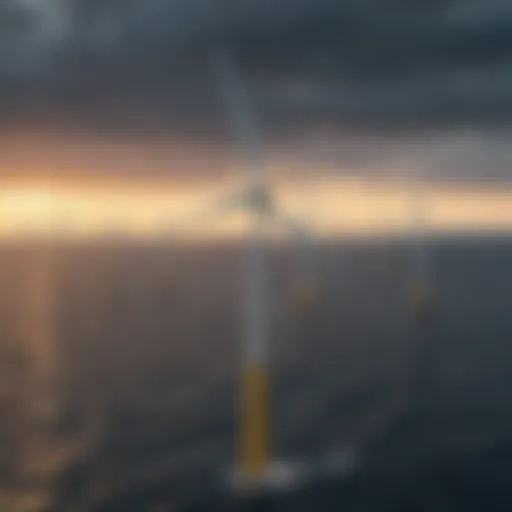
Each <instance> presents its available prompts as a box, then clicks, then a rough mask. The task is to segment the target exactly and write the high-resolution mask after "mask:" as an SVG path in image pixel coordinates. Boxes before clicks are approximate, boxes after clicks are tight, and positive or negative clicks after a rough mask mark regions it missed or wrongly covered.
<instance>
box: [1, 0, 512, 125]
mask: <svg viewBox="0 0 512 512" xmlns="http://www.w3.org/2000/svg"><path fill="white" fill-rule="evenodd" d="M34 5H39V7H38V8H35V7H34ZM0 24H2V27H3V28H4V30H2V31H1V36H0V37H1V53H0V76H2V78H3V81H2V83H3V85H4V86H5V84H6V83H9V82H10V81H11V82H12V81H13V80H14V81H16V80H18V82H17V83H18V84H19V83H21V84H22V85H24V87H25V89H28V91H29V92H27V93H26V96H25V97H24V98H25V99H26V98H27V97H29V98H31V97H34V98H36V100H37V101H42V100H41V98H43V99H44V98H46V100H47V101H49V100H48V98H51V101H53V102H55V103H56V104H66V105H68V106H69V105H72V106H73V108H76V109H78V110H74V112H77V111H80V108H83V110H85V111H87V112H88V113H90V112H91V108H92V106H94V105H101V109H107V108H108V109H110V110H111V111H112V112H114V111H115V112H118V114H119V115H120V113H121V112H122V113H123V115H127V113H126V110H127V109H128V110H132V111H133V112H137V115H140V116H143V115H147V116H148V117H151V116H156V117H158V116H160V117H161V118H162V119H163V118H165V119H171V118H172V119H174V120H176V121H177V122H178V121H179V122H183V120H184V119H188V118H194V116H195V117H196V118H197V120H201V118H202V117H207V116H208V115H210V110H209V107H208V105H210V104H211V103H212V102H213V101H214V99H213V96H212V94H214V91H212V88H213V87H212V80H211V75H210V74H209V70H208V68H207V67H206V62H205V60H204V59H203V57H204V56H205V54H207V52H208V50H209V49H210V48H211V47H212V45H214V44H215V43H217V42H219V41H224V42H226V41H227V42H229V44H230V45H231V46H232V47H233V48H234V49H235V50H236V52H237V55H238V56H239V59H240V62H241V64H242V67H243V69H244V71H245V72H246V73H247V76H248V77H249V78H250V81H251V83H252V85H253V91H254V94H255V95H256V99H257V101H258V104H259V105H261V106H262V107H263V108H264V109H266V110H265V115H267V116H268V115H270V114H272V113H274V114H275V117H276V118H277V117H281V118H282V119H285V118H287V117H294V116H297V115H299V116H300V115H303V116H305V117H311V116H313V117H315V116H323V117H324V118H325V117H326V118H329V117H331V118H333V119H334V120H343V121H344V122H345V123H348V124H354V125H358V124H362V125H363V126H369V127H371V126H381V125H382V126H387V125H389V126H391V125H394V124H397V123H398V124H401V123H406V124H407V123H413V124H417V125H420V126H421V125H427V124H429V123H434V124H436V123H441V124H445V123H455V122H464V123H470V122H476V123H479V122H508V121H509V120H510V119H511V118H512V111H511V109H510V108H509V107H508V105H509V104H512V101H510V100H512V88H511V87H510V85H511V73H512V59H511V57H512V4H511V3H510V2H508V1H505V0H459V1H456V0H453V1H449V0H436V1H434V0H423V1H420V0H402V1H399V0H237V1H234V0H139V1H135V0H123V1H119V0H102V1H93V0H74V1H71V0H69V1H68V2H62V1H59V0H40V1H39V2H35V1H30V0H24V1H23V2H22V1H20V0H18V1H15V0H11V1H10V2H4V3H3V4H2V7H1V11H0ZM6 27H7V28H8V30H7V28H6ZM84 115H85V114H84ZM112 115H113V114H112Z"/></svg>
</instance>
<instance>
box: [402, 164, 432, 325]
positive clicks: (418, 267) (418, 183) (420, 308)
mask: <svg viewBox="0 0 512 512" xmlns="http://www.w3.org/2000/svg"><path fill="white" fill-rule="evenodd" d="M406 173H407V174H406V187H407V189H408V196H409V203H410V208H409V212H410V226H409V227H410V230H409V236H408V241H409V243H410V259H409V262H408V263H409V266H408V268H407V271H408V274H407V275H406V279H407V283H406V286H407V299H408V301H409V305H410V307H411V310H412V313H413V314H414V315H415V317H417V318H418V319H420V320H424V319H426V318H428V316H429V315H430V314H431V313H432V309H433V307H434V300H435V296H434V288H433V276H432V268H431V264H432V262H431V258H430V257H429V256H430V255H429V251H428V247H427V232H426V230H427V224H426V183H425V179H424V175H423V173H421V172H420V169H419V168H418V167H416V166H414V165H410V166H408V168H407V171H406Z"/></svg>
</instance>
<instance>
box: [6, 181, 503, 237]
mask: <svg viewBox="0 0 512 512" xmlns="http://www.w3.org/2000/svg"><path fill="white" fill-rule="evenodd" d="M222 189H223V187H222V184H220V185H219V184H218V183H215V184H212V183H206V182H205V183H204V184H203V185H202V186H199V185H196V186H176V185H172V186H171V185H166V186H161V185H159V186H154V187H149V186H148V187H145V188H141V189H139V190H138V189H136V188H134V187H125V188H123V187H122V186H119V187H118V188H117V189H116V188H110V189H108V188H106V189H102V188H101V187H97V188H86V189H80V188H78V187H67V188H66V187H59V188H57V187H53V188H52V187H50V186H28V185H24V186H14V185H11V186H8V187H6V188H4V189H2V190H0V235H2V236H7V237H18V236H27V235H36V234H37V235H41V234H48V233H57V234H58V235H59V236H63V237H67V238H81V237H97V236H105V235H108V234H109V233H110V234H113V233H115V234H116V235H117V236H121V237H126V238H140V237H146V238H147V237H149V238H162V237H165V236H166V235H171V234H172V236H178V237H185V238H192V239H208V238H216V237H221V238H223V237H235V238H236V237H240V236H241V235H243V232H244V229H245V227H246V226H247V223H246V221H247V217H246V216H244V215H229V216H226V217H223V218H222V219H219V222H216V221H214V219H211V218H208V219H205V222H204V223H203V224H201V225H199V224H198V225H196V226H189V227H183V229H179V230H174V228H173V226H175V227H177V225H176V223H177V222H178V220H179V219H180V218H181V217H182V216H186V215H187V214H189V213H191V212H193V211H194V210H196V209H198V208H200V207H201V206H202V205H204V204H206V202H207V201H208V200H209V199H210V198H212V197H214V196H215V195H216V194H217V192H218V191H219V190H222ZM275 190H276V198H277V200H278V201H280V203H281V204H282V205H283V207H284V209H285V210H287V211H289V212H291V213H294V214H296V215H298V216H302V217H304V218H305V220H306V222H308V223H309V224H310V225H311V227H312V229H314V231H315V232H316V233H317V234H318V235H320V236H325V237H331V236H344V235H350V236H374V235H379V234H385V233H402V232H404V230H407V229H408V227H409V226H410V211H411V197H410V191H409V190H408V189H407V188H406V187H405V185H404V184H400V183H385V184H384V183H376V182H372V181H369V180H364V179H353V178H352V179H348V178H332V177H325V176H324V177H319V178H318V179H316V180H314V181H313V180H310V181H309V182H308V184H307V186H305V185H304V183H301V182H299V181H295V182H289V181H284V180H282V181H280V182H277V183H276V187H275ZM425 201H426V212H425V213H426V216H425V223H426V226H427V227H428V228H429V230H430V231H434V232H438V231H439V232H443V231H454V230H455V231H465V232H466V231H471V230H494V229H498V230H503V231H510V232H512V191H510V192H509V191H507V190H503V189H495V190H489V189H486V190H483V189H482V190H477V189H474V188H473V189H471V190H470V189H467V188H463V187H462V186H461V187H458V188H455V187H451V188H450V189H448V188H447V187H446V186H444V185H442V184H430V185H429V186H428V188H427V190H426V192H425ZM171 230H173V232H172V233H171V232H170V231H171Z"/></svg>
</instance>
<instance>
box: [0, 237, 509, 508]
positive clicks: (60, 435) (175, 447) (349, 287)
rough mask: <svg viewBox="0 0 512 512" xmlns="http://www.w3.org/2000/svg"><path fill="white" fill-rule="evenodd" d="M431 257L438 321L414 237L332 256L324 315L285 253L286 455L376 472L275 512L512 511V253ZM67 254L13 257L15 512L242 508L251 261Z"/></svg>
mask: <svg viewBox="0 0 512 512" xmlns="http://www.w3.org/2000/svg"><path fill="white" fill-rule="evenodd" d="M428 247H429V254H430V255H431V261H432V263H433V267H432V276H433V283H434V284H435V292H436V293H435V299H436V300H435V309H434V310H433V314H432V315H431V316H430V317H428V318H424V319H418V318H416V317H414V315H413V314H412V312H411V309H410V304H409V303H408V301H407V296H406V284H407V282H406V272H405V271H404V269H405V268H406V266H407V263H408V253H407V250H406V249H404V247H403V246H401V245H400V244H398V243H392V242H389V243H387V242H386V243H385V242H382V241H378V242H357V243H356V242H336V243H330V244H327V243H326V244H324V245H323V246H321V247H319V248H318V250H317V252H316V260H315V263H316V269H317V273H318V278H319V283H320V284H321V290H322V295H321V301H320V302H319V304H318V308H317V310H316V311H314V312H311V313H310V314H305V313H304V312H301V311H298V310H297V309H296V308H295V307H294V302H293V285H294V283H295V282H296V281H297V277H298V271H297V268H296V265H295V260H294V258H293V254H292V253H291V252H290V251H289V250H288V249H287V248H274V249H272V258H271V262H272V265H271V272H272V292H273V293H272V296H271V304H270V308H271V311H272V340H271V352H270V356H271V365H270V371H271V379H272V391H271V399H272V403H271V418H272V444H273V451H274V454H275V457H276V458H278V459H293V460H296V461H302V462H308V461H314V460H316V459H317V458H318V457H319V456H321V455H322V454H327V455H328V454H332V453H335V452H340V451H341V452H343V450H345V449H347V448H348V449H350V450H352V451H353V452H354V453H356V454H357V456H358V462H359V464H358V466H357V468H356V470H354V471H350V472H347V473H346V474H332V475H330V476H329V478H319V479H317V480H314V481H312V482H310V483H308V484H307V485H305V486H301V487H297V488H294V489H289V490H286V491H283V492H281V493H278V494H277V495H274V496H272V497H270V498H269V500H267V501H266V502H265V503H264V504H263V505H261V506H262V507H263V510H294V511H295V510H297V511H301V510H304V511H308V510H315V511H320V510H351V511H359V510H365V511H366V510H368V511H373V510H379V511H382V510H389V511H406V510H407V511H409V510H410V511H420V510H436V511H444V510H455V511H459V510H460V511H472V510H475V511H476V510H507V511H508V510H512V494H511V493H510V492H509V488H510V484H512V470H511V464H512V371H511V365H512V315H511V314H510V305H511V304H512V239H507V238H504V237H502V238H498V237H486V238H477V237H474V238H464V239H461V238H459V239H436V240H431V241H430V243H429V246H428ZM48 254H49V251H48V248H44V247H41V246H36V245H32V246H28V245H25V246H21V245H14V244H10V245H5V246H4V247H3V248H2V252H1V266H0V278H1V279H2V284H3V286H2V288H3V290H4V291H5V292H6V293H4V295H3V297H2V299H1V301H0V305H1V306H2V309H1V316H0V319H1V323H0V335H1V340H2V343H1V350H2V358H1V359H0V364H1V365H2V372H1V373H0V375H1V378H2V385H1V386H0V391H1V397H0V410H1V413H0V414H1V422H0V439H1V441H0V448H1V450H0V504H2V507H0V508H1V510H6V511H8V512H10V511H11V510H12V511H17V510H20V511H23V512H29V511H30V510H41V511H42V510H51V511H63V512H67V511H89V510H90V511H96V510H98V511H123V512H125V511H126V512H129V511H166V510H169V511H171V510H172V511H174V510H226V509H228V507H231V506H232V505H234V503H233V500H232V499H231V495H230V492H229V491H228V488H227V486H226V476H227V474H228V472H229V470H230V468H231V467H232V464H233V461H234V457H235V442H236V426H237V418H236V415H237V384H238V376H239V369H240V364H239V363H240V351H239V349H240V336H241V313H242V311H241V307H242V304H241V302H242V294H241V291H240V290H241V282H242V279H243V247H238V246H234V245H227V244H225V245H215V246H214V245H197V246H180V247H177V248H172V249H170V248H168V247H165V246H163V245H157V244H145V245H128V244H121V243H113V242H112V243H108V244H107V243H105V244H99V243H97V244H90V245H86V244H82V245H80V246H79V245H66V246H60V247H58V248H57V249H56V250H54V251H53V253H52V254H51V258H50V257H49V256H48ZM48 276H50V277H48ZM45 507H46V508H45Z"/></svg>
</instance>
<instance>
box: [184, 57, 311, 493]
mask: <svg viewBox="0 0 512 512" xmlns="http://www.w3.org/2000/svg"><path fill="white" fill-rule="evenodd" d="M211 63H212V66H213V71H214V72H215V78H216V80H217V83H218V86H219V92H220V93H221V97H222V100H223V102H224V104H225V107H226V110H227V113H228V115H229V118H230V121H231V123H232V125H233V130H234V132H235V134H236V136H237V139H238V142H239V144H240V146H241V149H242V152H243V153H244V155H245V157H246V159H247V162H246V167H247V170H246V174H245V177H244V181H243V182H242V185H241V186H240V187H237V188H235V189H234V190H227V191H226V193H225V194H220V195H219V196H216V197H214V198H213V200H212V201H211V203H210V204H207V205H206V206H205V207H204V208H202V209H199V210H197V211H195V212H193V213H192V215H190V216H188V217H186V218H184V219H182V221H181V222H179V223H178V229H181V228H183V227H186V226H190V225H193V224H201V225H203V224H204V223H205V221H212V220H213V219H214V218H215V217H220V216H223V215H225V214H229V213H234V212H237V211H238V212H246V213H249V214H250V217H251V224H250V228H249V233H248V240H247V241H248V247H247V253H246V268H245V282H244V298H243V305H244V311H243V322H242V347H241V376H240V386H241V389H240V411H239V414H240V417H239V438H238V443H239V444H238V450H237V459H238V460H237V463H236V464H235V472H234V473H235V474H234V483H235V486H236V487H237V488H239V489H241V490H244V491H249V492H252V491H254V492H258V491H259V490H261V489H262V488H266V487H268V486H270V487H271V486H273V485H278V482H276V480H279V477H280V476H282V477H284V474H283V472H282V470H283V466H282V465H279V464H276V463H275V462H272V460H271V439H270V437H271V436H270V423H271V422H270V417H269V391H270V384H269V375H268V363H269V340H270V333H271V315H270V311H271V305H270V298H271V295H272V294H271V289H270V276H269V264H268V252H267V249H266V237H267V235H268V232H269V230H270V228H272V227H278V228H279V229H281V230H282V231H283V232H284V233H287V234H289V235H291V236H292V237H293V239H294V240H295V243H296V244H297V246H298V247H297V248H298V256H299V265H300V267H301V268H302V271H303V272H304V274H303V275H302V279H301V280H300V281H299V284H298V287H297V290H296V299H297V301H298V304H299V305H300V306H301V307H304V308H310V307H312V306H313V305H314V304H315V302H316V299H317V288H316V285H315V283H314V282H313V279H312V273H311V272H310V271H309V267H308V266H309V264H310V261H311V259H310V253H309V251H308V248H309V242H310V233H309V229H308V228H307V227H306V225H305V224H304V223H303V222H302V221H301V220H300V219H298V218H296V217H294V216H292V215H289V214H288V213H286V212H285V211H284V210H282V209H281V208H280V207H279V205H278V204H277V203H276V201H275V199H274V195H273V191H272V188H271V186H270V184H269V179H268V175H267V173H266V169H265V166H264V163H263V158H262V153H263V152H262V148H261V141H260V135H259V133H258V130H257V127H256V122H255V120H254V118H253V113H252V109H251V105H250V102H249V99H248V97H247V96H246V94H245V90H244V88H243V87H242V83H241V80H240V78H239V76H238V74H237V72H236V66H235V64H234V61H233V59H232V57H231V55H230V53H229V52H228V51H227V50H226V49H221V50H219V51H217V52H216V53H215V54H213V55H212V58H211ZM284 473H286V474H288V475H289V473H287V472H286V470H285V472H284Z"/></svg>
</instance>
